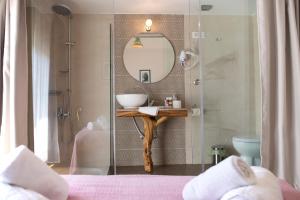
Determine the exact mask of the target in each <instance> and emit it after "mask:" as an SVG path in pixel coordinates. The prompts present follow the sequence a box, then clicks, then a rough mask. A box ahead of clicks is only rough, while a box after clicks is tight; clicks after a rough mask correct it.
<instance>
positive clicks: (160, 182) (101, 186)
mask: <svg viewBox="0 0 300 200" xmlns="http://www.w3.org/2000/svg"><path fill="white" fill-rule="evenodd" d="M63 177H64V178H65V179H66V180H67V182H68V183H69V186H70V191H69V198H68V200H98V199H101V200H114V199H120V200H121V199H122V200H129V199H130V200H139V199H142V200H160V199H161V200H177V199H182V194H181V193H182V189H183V187H184V185H185V184H186V183H187V182H188V181H189V180H191V179H192V178H193V177H192V176H159V175H116V176H87V175H66V176H63ZM280 184H281V189H282V193H283V196H284V200H300V191H297V190H295V189H294V188H293V187H292V186H290V185H289V184H288V183H286V182H285V181H282V180H280Z"/></svg>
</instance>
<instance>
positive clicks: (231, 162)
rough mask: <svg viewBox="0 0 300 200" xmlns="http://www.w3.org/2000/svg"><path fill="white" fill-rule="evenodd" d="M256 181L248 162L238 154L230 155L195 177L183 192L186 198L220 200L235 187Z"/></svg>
mask: <svg viewBox="0 0 300 200" xmlns="http://www.w3.org/2000/svg"><path fill="white" fill-rule="evenodd" d="M255 182H256V179H255V175H254V173H253V171H252V169H251V168H250V167H249V166H248V165H247V163H245V162H244V161H243V160H242V159H241V158H239V157H237V156H230V157H228V158H227V159H225V160H223V161H222V162H220V163H219V164H218V165H216V166H214V167H211V168H209V169H208V170H206V171H205V172H204V173H202V174H200V175H199V176H197V177H195V178H193V179H192V180H191V181H190V182H188V183H187V184H186V185H185V187H184V189H183V193H182V194H183V198H184V199H185V200H192V199H193V200H194V199H197V200H218V199H220V198H221V197H222V196H223V195H224V194H225V193H226V192H228V191H230V190H232V189H234V188H238V187H241V186H247V185H252V184H255Z"/></svg>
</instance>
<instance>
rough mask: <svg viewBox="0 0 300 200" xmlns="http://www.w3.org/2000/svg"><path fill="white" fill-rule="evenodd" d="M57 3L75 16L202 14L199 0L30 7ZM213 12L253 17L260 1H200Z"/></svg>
mask: <svg viewBox="0 0 300 200" xmlns="http://www.w3.org/2000/svg"><path fill="white" fill-rule="evenodd" d="M55 3H64V4H66V5H68V6H69V7H70V8H71V9H72V12H73V13H89V14H112V13H118V14H188V13H189V4H190V5H191V6H190V8H191V10H190V11H191V13H194V14H197V13H199V0H190V3H189V0H30V4H31V5H34V6H38V7H40V8H41V9H43V10H44V11H48V12H50V10H51V6H52V5H53V4H55ZM200 3H201V4H211V5H213V9H212V10H211V11H209V12H205V13H204V14H214V15H249V14H253V13H255V7H256V5H255V3H256V0H200Z"/></svg>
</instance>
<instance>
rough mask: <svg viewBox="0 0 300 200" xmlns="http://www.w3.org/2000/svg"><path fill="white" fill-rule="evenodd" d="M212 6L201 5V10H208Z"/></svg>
mask: <svg viewBox="0 0 300 200" xmlns="http://www.w3.org/2000/svg"><path fill="white" fill-rule="evenodd" d="M212 8H213V5H209V4H204V5H201V10H202V11H210V10H211V9H212Z"/></svg>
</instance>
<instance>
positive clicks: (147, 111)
mask: <svg viewBox="0 0 300 200" xmlns="http://www.w3.org/2000/svg"><path fill="white" fill-rule="evenodd" d="M158 110H159V107H157V106H151V107H139V112H140V113H144V114H147V115H151V116H157V114H158Z"/></svg>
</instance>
